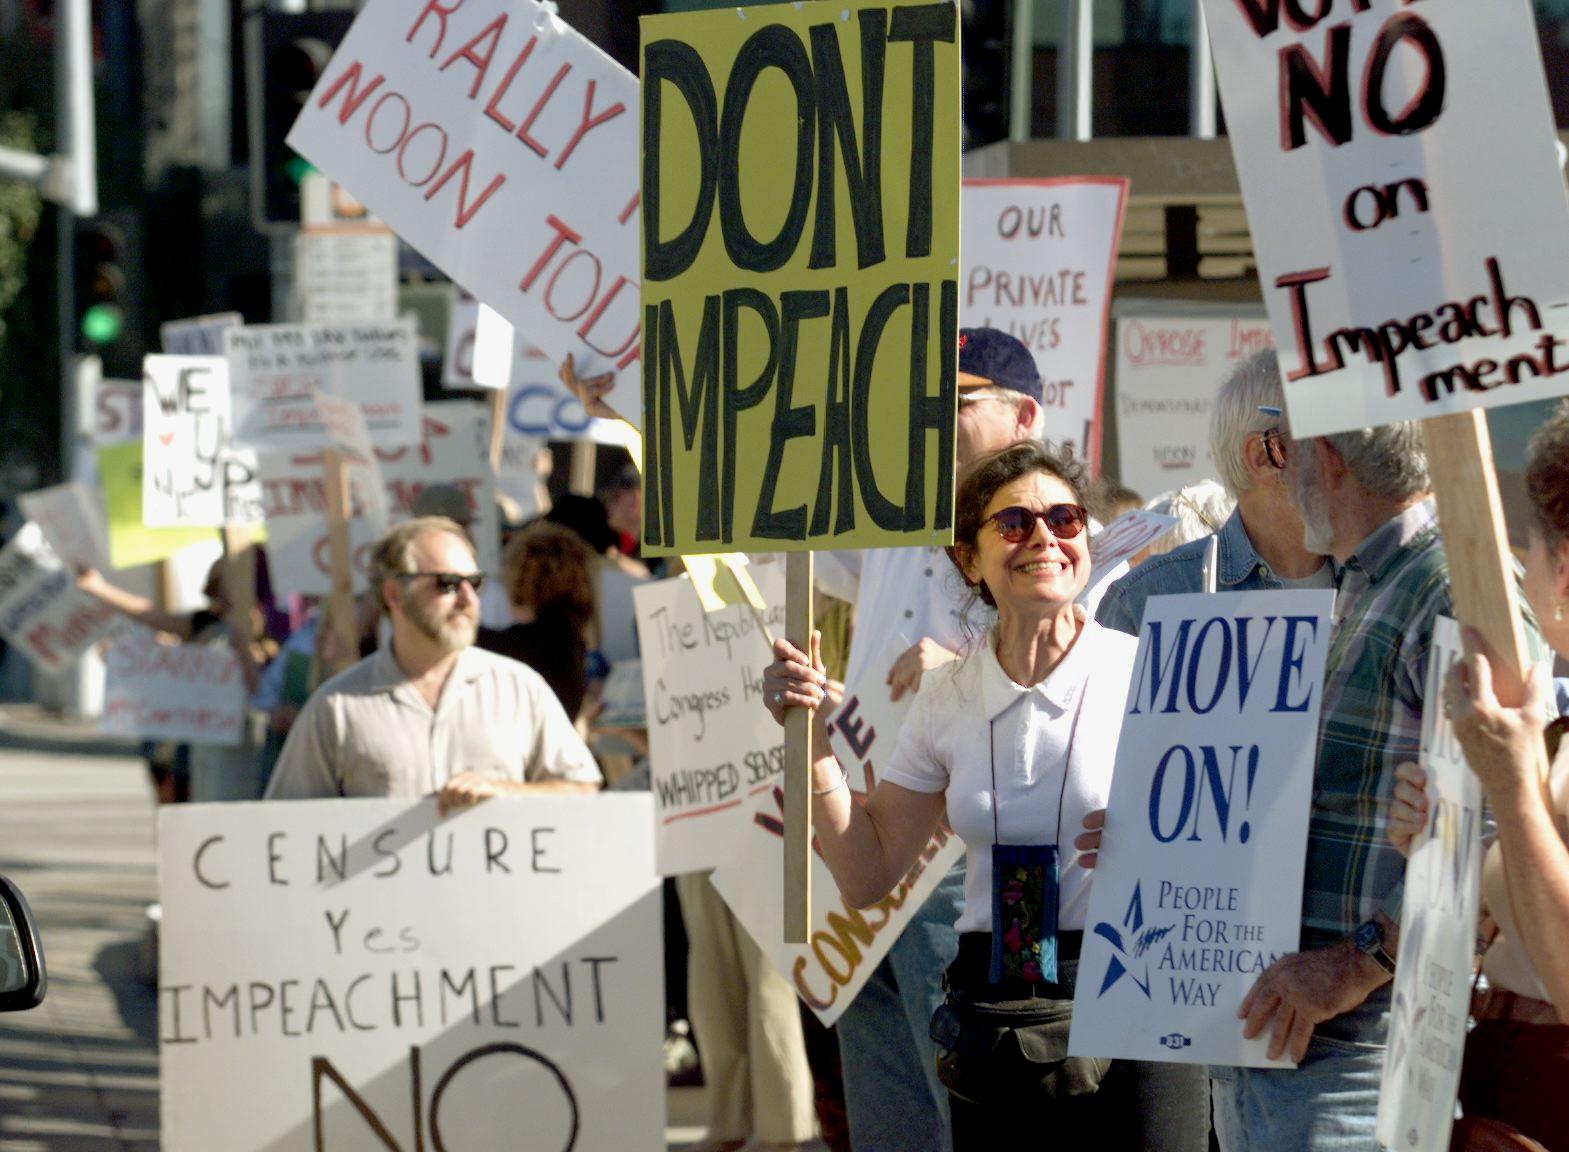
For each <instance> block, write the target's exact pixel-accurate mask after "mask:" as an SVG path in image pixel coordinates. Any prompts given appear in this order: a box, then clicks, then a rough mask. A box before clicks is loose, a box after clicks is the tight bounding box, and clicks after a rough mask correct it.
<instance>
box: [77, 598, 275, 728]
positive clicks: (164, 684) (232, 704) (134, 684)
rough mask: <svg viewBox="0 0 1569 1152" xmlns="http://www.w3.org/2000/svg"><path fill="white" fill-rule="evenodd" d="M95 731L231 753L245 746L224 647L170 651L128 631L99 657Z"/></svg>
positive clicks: (229, 653)
mask: <svg viewBox="0 0 1569 1152" xmlns="http://www.w3.org/2000/svg"><path fill="white" fill-rule="evenodd" d="M104 667H105V687H104V710H103V716H102V718H101V719H100V720H99V727H100V728H101V729H102V730H103V731H105V732H110V733H113V734H115V735H117V736H135V737H138V738H140V739H142V740H174V741H178V742H179V743H182V744H184V743H192V744H208V745H221V746H229V747H236V746H238V745H239V744H240V743H241V742H242V740H243V738H244V728H245V709H246V694H245V680H244V678H243V677H242V676H241V675H240V661H239V658H238V657H237V656H235V654H234V650H233V649H232V648H230V647H229V643H228V641H227V640H214V641H211V642H210V643H206V644H169V643H165V642H162V641H160V640H159V639H158V636H157V635H156V634H155V633H154V632H153V631H152V630H151V629H148V628H141V627H128V628H126V629H124V630H123V632H122V633H121V634H120V635H119V636H118V637H117V638H116V639H115V641H114V642H113V643H112V644H110V645H109V647H108V650H107V652H106V653H105V655H104Z"/></svg>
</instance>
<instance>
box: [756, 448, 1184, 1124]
mask: <svg viewBox="0 0 1569 1152" xmlns="http://www.w3.org/2000/svg"><path fill="white" fill-rule="evenodd" d="M1086 484H1087V477H1086V476H1085V473H1084V471H1083V470H1082V468H1080V467H1079V466H1078V465H1077V464H1076V463H1075V462H1073V461H1072V460H1071V458H1067V457H1063V456H1059V455H1056V454H1055V453H1053V452H1051V451H1050V450H1048V449H1046V448H1045V447H1043V446H1042V445H1040V444H1039V443H1037V442H1035V441H1033V440H1029V441H1024V442H1021V443H1017V444H1014V445H1012V446H1011V447H1007V448H1004V449H1002V450H1001V451H998V452H995V453H993V454H990V455H987V456H984V457H982V458H981V459H980V460H979V461H978V462H976V463H975V464H974V465H973V466H972V467H971V468H970V469H969V470H968V471H967V472H966V473H965V475H964V478H963V479H962V480H961V482H960V484H959V488H958V493H957V497H956V501H955V504H956V507H955V513H954V541H955V543H954V546H953V548H952V550H951V553H950V555H951V558H952V562H953V564H954V566H955V567H956V568H957V569H958V571H959V573H960V574H961V575H962V578H963V580H964V581H965V583H966V584H967V585H968V586H969V587H970V588H971V589H973V590H974V592H975V594H976V595H978V596H979V597H980V598H981V600H983V601H984V602H985V603H986V604H987V605H988V607H991V608H993V609H994V610H995V612H996V622H995V624H994V625H993V626H992V627H991V628H990V629H988V630H987V632H986V635H985V637H984V639H983V641H982V642H980V643H978V644H977V645H976V646H975V647H974V648H973V649H972V650H971V651H969V652H968V653H967V654H966V655H964V656H963V657H962V658H960V659H959V660H958V661H955V662H950V663H949V664H948V665H946V666H945V667H943V668H942V669H941V670H940V671H936V672H933V673H931V674H930V675H929V678H928V679H929V681H930V682H929V683H926V684H923V685H922V688H921V691H920V692H919V694H918V695H917V696H916V699H915V703H914V705H913V707H912V710H911V712H910V713H909V715H908V716H907V718H906V720H905V723H904V725H903V728H902V730H901V732H900V734H899V741H898V744H897V745H896V747H895V749H894V751H893V753H892V755H891V756H890V757H889V758H888V760H887V761H886V763H885V764H884V765H883V766H882V769H881V780H880V781H879V782H878V784H877V787H876V789H875V790H874V791H873V792H872V794H871V797H870V798H869V799H868V800H867V802H866V803H865V804H864V805H858V804H856V803H855V802H854V801H853V800H852V797H851V793H850V790H849V787H848V780H847V778H846V775H845V772H844V769H843V768H842V767H841V766H840V764H839V762H838V761H837V760H836V759H835V757H834V755H833V753H832V751H831V747H830V745H829V743H828V736H827V730H826V726H825V723H824V719H823V711H822V710H821V708H820V707H819V705H821V704H822V703H823V702H824V699H825V696H824V691H823V686H824V685H825V684H826V678H825V676H824V675H823V670H822V667H821V661H820V660H817V661H814V660H813V659H812V658H809V657H808V656H807V655H806V654H805V653H803V652H802V651H801V650H800V649H798V648H796V647H795V646H794V645H792V644H791V643H790V642H789V641H787V640H779V641H777V642H776V644H775V655H776V657H777V659H776V661H775V662H774V663H773V664H771V665H770V666H769V667H768V669H767V671H766V672H765V673H764V677H763V690H764V699H765V701H766V703H767V706H768V708H769V711H770V712H771V713H772V714H773V715H774V717H775V718H776V719H777V720H779V721H780V722H781V723H782V722H783V719H784V714H785V712H786V710H787V709H789V708H791V707H808V708H812V709H813V719H814V724H815V726H816V732H815V734H814V742H813V752H814V760H813V763H812V768H811V776H812V781H811V787H812V793H813V821H814V826H815V828H816V830H817V838H818V842H819V843H820V844H821V850H822V855H823V859H824V860H825V861H826V862H827V864H828V866H829V868H830V870H831V871H832V872H833V875H834V879H835V881H836V883H837V884H838V886H839V889H840V891H841V892H842V893H843V894H844V896H845V898H846V899H847V900H848V901H850V902H851V903H852V904H854V905H856V906H858V907H869V906H870V905H872V904H874V903H876V902H877V901H878V900H880V899H882V898H883V897H884V896H886V895H887V894H888V893H889V892H891V891H892V890H893V889H894V888H895V887H896V886H897V885H898V883H899V882H900V881H901V880H902V879H903V878H904V876H905V874H906V872H907V871H908V870H909V868H910V866H911V865H912V864H913V863H914V862H915V860H916V859H917V857H918V855H919V853H920V852H921V850H922V848H924V847H925V845H926V843H927V841H928V839H929V838H930V837H931V835H932V833H933V832H934V831H935V830H936V829H937V827H938V826H939V824H940V823H941V821H942V820H943V819H944V816H945V814H946V818H947V820H948V821H949V823H950V824H951V826H952V828H953V830H954V831H955V832H956V833H958V835H959V836H960V837H961V838H962V839H963V841H964V844H965V849H966V858H967V873H966V885H965V895H964V902H963V909H962V912H961V914H960V917H959V921H958V929H959V931H960V933H961V935H960V943H959V950H958V956H957V958H956V959H955V960H954V962H953V963H952V964H951V965H950V966H949V968H948V973H947V985H948V997H947V1001H946V1003H945V1004H944V1006H943V1008H942V1009H941V1011H940V1012H939V1013H938V1015H937V1016H936V1017H935V1018H934V1019H933V1021H932V1028H933V1031H934V1033H936V1034H937V1035H939V1036H940V1037H941V1038H942V1046H943V1049H942V1052H941V1054H940V1056H939V1067H940V1068H941V1069H942V1072H943V1078H944V1082H945V1083H946V1084H947V1085H948V1087H949V1090H950V1093H951V1099H950V1107H951V1112H952V1120H953V1143H954V1147H955V1148H956V1149H960V1150H961V1152H967V1150H969V1149H980V1148H986V1149H991V1148H994V1147H997V1146H998V1142H999V1141H1010V1140H1018V1141H1029V1142H1030V1143H1037V1142H1040V1141H1043V1140H1044V1141H1048V1142H1051V1143H1061V1144H1063V1145H1064V1146H1068V1147H1081V1146H1082V1147H1092V1146H1093V1147H1110V1148H1119V1149H1139V1148H1146V1149H1157V1148H1158V1149H1173V1150H1179V1149H1180V1150H1183V1152H1197V1150H1198V1149H1202V1148H1203V1147H1204V1146H1205V1141H1206V1133H1207V1131H1208V1127H1207V1109H1206V1102H1205V1099H1204V1090H1203V1084H1204V1081H1203V1073H1202V1071H1201V1070H1200V1069H1198V1068H1196V1067H1193V1066H1188V1065H1177V1064H1143V1063H1138V1062H1131V1061H1114V1062H1106V1061H1093V1060H1083V1059H1070V1060H1068V1061H1066V1062H1065V1063H1064V1064H1062V1065H1059V1066H1056V1067H1055V1068H1054V1070H1052V1071H1050V1072H1047V1073H1044V1074H1043V1073H1042V1071H1041V1067H1040V1066H1039V1065H1035V1064H1031V1063H1029V1062H1028V1061H1027V1060H1025V1059H1024V1058H1023V1056H1022V1052H1023V1051H1025V1050H1028V1049H1029V1048H1033V1047H1034V1046H1035V1044H1034V1041H1036V1040H1041V1041H1044V1042H1048V1043H1049V1042H1050V1041H1049V1039H1048V1038H1050V1037H1055V1038H1057V1039H1062V1038H1065V1037H1066V1034H1067V1027H1068V1021H1069V1016H1070V1009H1071V1001H1072V997H1073V992H1074V985H1075V979H1076V975H1077V968H1078V957H1079V952H1080V948H1081V945H1082V942H1083V936H1084V920H1085V912H1086V910H1087V908H1088V904H1089V882H1090V877H1089V874H1088V871H1087V870H1086V869H1085V868H1084V866H1083V864H1082V862H1081V860H1080V859H1079V856H1078V854H1077V853H1076V852H1075V851H1072V850H1070V849H1069V847H1068V842H1067V841H1066V840H1064V835H1065V834H1066V835H1067V836H1068V837H1070V838H1071V837H1072V836H1073V835H1074V833H1075V832H1077V831H1078V830H1079V828H1080V826H1081V823H1082V821H1083V819H1084V817H1085V816H1086V815H1088V814H1089V813H1090V812H1092V811H1096V810H1098V809H1100V808H1102V807H1103V806H1104V804H1105V800H1106V797H1107V795H1108V794H1109V791H1110V785H1111V769H1112V765H1113V763H1114V762H1115V760H1116V745H1117V740H1118V736H1119V735H1120V730H1121V716H1122V709H1123V706H1124V704H1125V702H1126V700H1127V694H1128V685H1129V682H1130V680H1131V678H1132V674H1133V662H1134V656H1135V653H1136V650H1137V645H1136V643H1135V642H1134V641H1133V640H1132V639H1131V638H1129V637H1127V636H1124V635H1121V634H1119V633H1116V632H1112V631H1110V630H1108V629H1104V628H1102V627H1100V626H1099V625H1098V624H1096V623H1095V622H1094V621H1093V620H1091V619H1090V618H1089V616H1088V613H1087V612H1086V611H1085V609H1084V608H1083V606H1082V605H1079V604H1077V603H1076V600H1077V598H1078V596H1079V594H1080V592H1082V591H1083V589H1084V587H1085V585H1086V583H1087V582H1088V580H1089V576H1090V560H1089V547H1088V543H1089V542H1088V533H1087V532H1086V531H1085V529H1086V527H1087V525H1088V521H1089V514H1088V512H1087V511H1086V510H1085V508H1084V506H1083V505H1084V495H1083V494H1084V490H1085V487H1086ZM813 646H814V648H815V647H816V643H815V641H814V645H813ZM814 655H815V654H814ZM999 748H1001V749H1002V750H1003V751H1002V754H1001V755H999V754H998V749H999ZM996 908H1000V909H1007V911H1005V912H1004V913H1003V916H1004V918H1005V920H1004V922H997V921H996V920H995V919H994V913H993V910H994V909H996ZM1004 1004H1005V1005H1007V1008H1008V1010H1010V1011H1011V1013H1012V1018H1013V1019H1015V1020H1016V1021H1017V1023H1016V1024H1015V1025H1014V1026H1013V1030H1014V1031H1016V1032H1021V1033H1030V1034H1032V1035H1030V1036H1029V1037H1025V1038H1020V1040H1012V1039H999V1040H998V1041H997V1042H996V1043H987V1044H981V1043H980V1042H979V1040H980V1037H981V1035H982V1034H987V1033H988V1030H989V1029H991V1028H993V1027H995V1026H996V1025H995V1017H992V1018H991V1019H990V1020H987V1019H984V1018H983V1017H982V1015H981V1013H983V1012H984V1011H985V1009H987V1008H989V1007H996V1006H998V1005H1004ZM1010 1054H1011V1058H1010Z"/></svg>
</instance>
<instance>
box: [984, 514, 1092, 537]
mask: <svg viewBox="0 0 1569 1152" xmlns="http://www.w3.org/2000/svg"><path fill="white" fill-rule="evenodd" d="M1089 516H1090V514H1089V513H1088V512H1086V511H1085V510H1084V509H1083V508H1081V507H1079V506H1078V505H1077V504H1053V505H1052V506H1051V507H1050V508H1046V509H1043V510H1041V511H1036V510H1035V509H1034V508H1025V507H1023V506H1022V505H1019V504H1015V505H1013V506H1012V507H1009V508H1004V509H1002V510H1001V511H1000V512H997V513H995V514H994V515H991V516H988V517H986V519H985V520H984V521H982V523H989V524H995V525H996V526H997V535H999V536H1001V537H1002V538H1003V539H1004V540H1006V541H1007V542H1008V543H1009V544H1022V543H1023V542H1024V541H1025V540H1028V539H1029V537H1030V533H1032V532H1034V531H1035V521H1037V520H1040V521H1043V522H1044V523H1045V525H1046V531H1048V532H1050V533H1051V534H1052V535H1053V536H1055V537H1056V538H1057V539H1058V540H1072V539H1073V538H1074V537H1075V536H1077V535H1078V534H1079V533H1080V532H1082V531H1084V525H1086V524H1087V523H1089Z"/></svg>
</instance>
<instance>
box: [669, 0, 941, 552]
mask: <svg viewBox="0 0 1569 1152" xmlns="http://www.w3.org/2000/svg"><path fill="white" fill-rule="evenodd" d="M642 75H643V85H642V94H643V138H642V158H643V161H642V162H643V170H642V171H643V174H642V196H643V201H642V221H643V286H642V302H643V321H642V348H643V357H642V360H643V435H644V442H645V444H646V449H645V453H644V493H645V500H644V521H643V538H644V547H645V549H646V550H647V551H648V552H649V553H651V554H654V555H670V554H673V553H679V552H713V551H721V550H726V551H727V550H731V549H737V550H748V549H758V550H762V549H774V550H786V551H789V550H795V551H800V550H806V549H810V548H813V547H819V546H825V545H831V546H833V547H836V548H863V547H877V546H896V545H909V544H936V543H945V542H947V541H949V540H950V539H951V538H952V521H953V432H954V418H955V403H956V400H955V378H956V373H957V367H958V359H957V357H958V271H959V264H958V257H959V155H960V130H959V116H958V111H959V42H958V14H957V10H956V8H955V6H954V4H953V3H952V2H951V0H943V2H940V3H888V2H884V3H866V2H864V0H863V2H860V3H853V2H851V3H841V4H833V5H816V4H812V5H791V4H781V5H777V6H765V7H760V8H741V9H726V10H723V11H716V12H706V13H699V14H686V15H670V16H654V17H647V18H645V19H644V20H643V73H642Z"/></svg>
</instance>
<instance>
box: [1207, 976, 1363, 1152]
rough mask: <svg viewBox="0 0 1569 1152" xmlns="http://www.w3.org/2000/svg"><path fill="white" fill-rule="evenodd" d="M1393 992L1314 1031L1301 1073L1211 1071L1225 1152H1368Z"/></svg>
mask: <svg viewBox="0 0 1569 1152" xmlns="http://www.w3.org/2000/svg"><path fill="white" fill-rule="evenodd" d="M1389 992H1390V990H1389V986H1388V985H1385V986H1384V987H1383V988H1380V989H1378V990H1377V991H1376V992H1374V993H1373V995H1372V996H1370V997H1368V999H1367V1000H1366V1002H1364V1003H1363V1004H1361V1005H1359V1006H1358V1007H1356V1008H1353V1009H1352V1010H1351V1011H1350V1012H1347V1013H1346V1014H1345V1015H1344V1016H1336V1017H1335V1018H1334V1019H1333V1020H1326V1021H1325V1022H1324V1023H1322V1024H1320V1025H1319V1026H1318V1027H1317V1028H1315V1029H1313V1039H1312V1040H1311V1041H1309V1043H1308V1050H1307V1055H1306V1056H1305V1057H1303V1059H1302V1063H1301V1064H1299V1065H1298V1066H1297V1067H1296V1068H1294V1069H1292V1068H1221V1067H1211V1068H1210V1070H1209V1078H1210V1092H1211V1095H1212V1097H1213V1099H1214V1103H1215V1134H1216V1136H1218V1137H1219V1139H1220V1147H1221V1152H1351V1150H1352V1149H1355V1150H1356V1152H1369V1150H1370V1149H1372V1148H1374V1147H1376V1145H1377V1140H1376V1139H1375V1137H1374V1128H1375V1122H1376V1120H1377V1118H1378V1086H1379V1080H1380V1079H1381V1077H1382V1075H1383V1071H1384V1040H1385V1038H1386V1037H1387V1036H1388V1034H1389Z"/></svg>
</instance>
